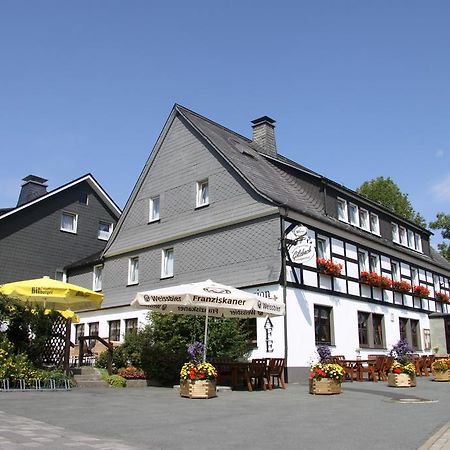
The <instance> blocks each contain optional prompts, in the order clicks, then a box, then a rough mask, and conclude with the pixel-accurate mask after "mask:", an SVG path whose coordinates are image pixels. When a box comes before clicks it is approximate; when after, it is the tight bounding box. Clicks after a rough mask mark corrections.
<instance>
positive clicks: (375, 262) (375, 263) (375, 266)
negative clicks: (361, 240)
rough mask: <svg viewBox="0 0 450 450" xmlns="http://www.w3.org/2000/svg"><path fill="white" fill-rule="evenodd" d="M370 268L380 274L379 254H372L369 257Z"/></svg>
mask: <svg viewBox="0 0 450 450" xmlns="http://www.w3.org/2000/svg"><path fill="white" fill-rule="evenodd" d="M369 268H370V271H371V272H375V273H377V274H378V275H379V274H380V257H379V256H378V255H373V254H370V257H369Z"/></svg>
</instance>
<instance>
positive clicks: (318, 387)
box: [309, 378, 341, 395]
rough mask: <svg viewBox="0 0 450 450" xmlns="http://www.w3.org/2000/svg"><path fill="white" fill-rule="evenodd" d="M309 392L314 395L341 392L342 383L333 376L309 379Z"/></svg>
mask: <svg viewBox="0 0 450 450" xmlns="http://www.w3.org/2000/svg"><path fill="white" fill-rule="evenodd" d="M309 393H310V394H314V395H331V394H340V393H341V383H340V382H339V381H336V380H334V379H333V378H322V379H321V380H316V379H312V380H309Z"/></svg>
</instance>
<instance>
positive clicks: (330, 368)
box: [309, 363, 345, 383]
mask: <svg viewBox="0 0 450 450" xmlns="http://www.w3.org/2000/svg"><path fill="white" fill-rule="evenodd" d="M344 375H345V371H344V368H343V367H342V366H340V365H339V364H331V363H329V364H321V363H316V364H314V365H313V366H311V371H310V373H309V379H310V380H321V379H322V378H331V379H333V380H336V381H338V382H339V383H340V382H342V380H343V379H344Z"/></svg>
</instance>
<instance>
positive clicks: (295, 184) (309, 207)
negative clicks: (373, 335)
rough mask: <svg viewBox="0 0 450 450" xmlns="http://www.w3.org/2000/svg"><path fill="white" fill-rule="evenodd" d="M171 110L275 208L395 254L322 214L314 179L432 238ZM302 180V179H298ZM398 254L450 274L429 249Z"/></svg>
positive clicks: (195, 117)
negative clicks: (321, 222)
mask: <svg viewBox="0 0 450 450" xmlns="http://www.w3.org/2000/svg"><path fill="white" fill-rule="evenodd" d="M174 109H175V110H176V111H178V112H179V113H180V114H181V116H183V117H185V118H186V120H187V121H188V122H189V123H190V124H191V125H192V126H193V127H194V129H196V130H197V131H198V132H199V133H200V134H201V135H202V137H203V138H204V139H206V141H207V142H208V143H209V144H210V145H212V146H213V147H214V148H215V149H216V151H218V152H219V154H220V155H221V156H222V157H223V158H224V159H225V160H226V161H228V163H229V164H230V165H231V166H232V167H233V168H234V169H235V170H236V172H238V173H239V174H240V175H241V177H243V179H244V180H245V181H247V183H248V184H249V185H250V186H251V187H252V188H253V189H254V190H255V191H256V192H257V193H259V194H260V195H261V196H262V197H264V198H265V199H266V200H268V201H271V202H273V203H275V204H276V205H278V206H286V207H288V208H290V209H292V210H295V211H297V212H300V213H303V214H305V215H307V216H310V217H313V218H316V219H319V220H321V221H325V222H328V223H330V224H332V225H333V226H334V227H336V228H340V229H345V230H347V231H349V232H351V233H353V234H357V235H360V236H361V237H363V238H364V239H367V240H371V241H373V242H378V243H383V244H384V245H386V246H388V247H391V248H394V249H396V250H399V247H398V246H395V245H394V244H393V243H392V242H391V241H390V240H388V239H383V238H380V237H377V236H372V235H369V234H367V233H366V232H364V231H363V230H360V229H358V228H355V227H352V226H351V225H349V224H346V223H343V222H341V221H339V220H337V218H334V217H330V216H328V215H326V214H325V210H324V206H323V204H324V202H323V193H322V192H321V191H320V189H314V188H312V187H311V183H305V176H306V177H311V178H313V179H316V183H317V182H321V183H323V184H326V185H330V186H332V187H334V188H337V189H340V190H343V191H345V192H346V193H348V194H349V195H351V196H352V197H354V198H357V199H358V200H359V201H360V202H362V203H366V204H368V205H370V207H371V208H375V209H376V210H379V211H382V212H383V213H385V214H388V215H390V216H392V217H393V219H394V220H395V219H396V218H398V220H399V221H401V222H406V223H408V224H409V225H410V226H411V227H414V228H416V229H419V230H421V231H422V232H425V233H426V234H428V235H430V234H432V233H431V232H430V231H429V230H426V229H425V228H422V227H420V226H418V225H416V224H415V223H413V222H410V221H407V220H405V219H403V218H400V217H397V216H396V215H395V214H394V213H392V211H390V210H388V209H387V208H385V207H383V206H381V205H379V204H378V203H376V202H373V201H371V200H369V199H367V198H365V197H363V196H361V195H359V194H358V193H356V192H355V191H353V190H351V189H349V188H347V187H345V186H342V185H340V184H339V183H336V182H334V181H332V180H330V179H328V178H326V177H323V176H321V175H320V174H318V173H317V172H314V171H312V170H310V169H308V168H306V167H304V166H302V165H300V164H298V163H296V162H295V161H292V160H290V159H288V158H286V157H284V156H282V155H280V154H278V155H277V156H276V157H275V156H274V157H272V156H268V155H266V154H263V153H260V152H259V151H258V147H257V146H256V145H255V144H254V143H253V142H252V141H251V140H250V139H248V138H246V137H244V136H241V135H240V134H238V133H236V132H234V131H232V130H229V129H227V128H225V127H223V126H222V125H220V124H218V123H215V122H213V121H211V120H210V119H208V118H206V117H203V116H201V115H199V114H197V113H195V112H194V111H191V110H189V109H187V108H185V107H183V106H181V105H178V104H177V105H175V107H174ZM302 177H303V179H302ZM401 251H402V252H404V253H406V254H409V255H410V256H412V257H415V258H420V259H423V260H425V261H427V262H434V263H435V264H436V265H438V266H440V267H442V268H444V269H446V270H450V263H449V262H448V261H447V260H446V259H445V258H443V257H442V256H441V255H440V254H439V253H438V252H437V251H436V250H434V249H432V251H431V258H430V257H428V256H426V255H422V254H419V253H417V252H414V251H412V250H410V249H408V248H405V247H401Z"/></svg>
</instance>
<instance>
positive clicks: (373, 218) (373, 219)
mask: <svg viewBox="0 0 450 450" xmlns="http://www.w3.org/2000/svg"><path fill="white" fill-rule="evenodd" d="M370 231H371V232H372V233H373V234H378V235H379V234H380V220H379V219H378V216H377V215H376V214H374V213H370Z"/></svg>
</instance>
